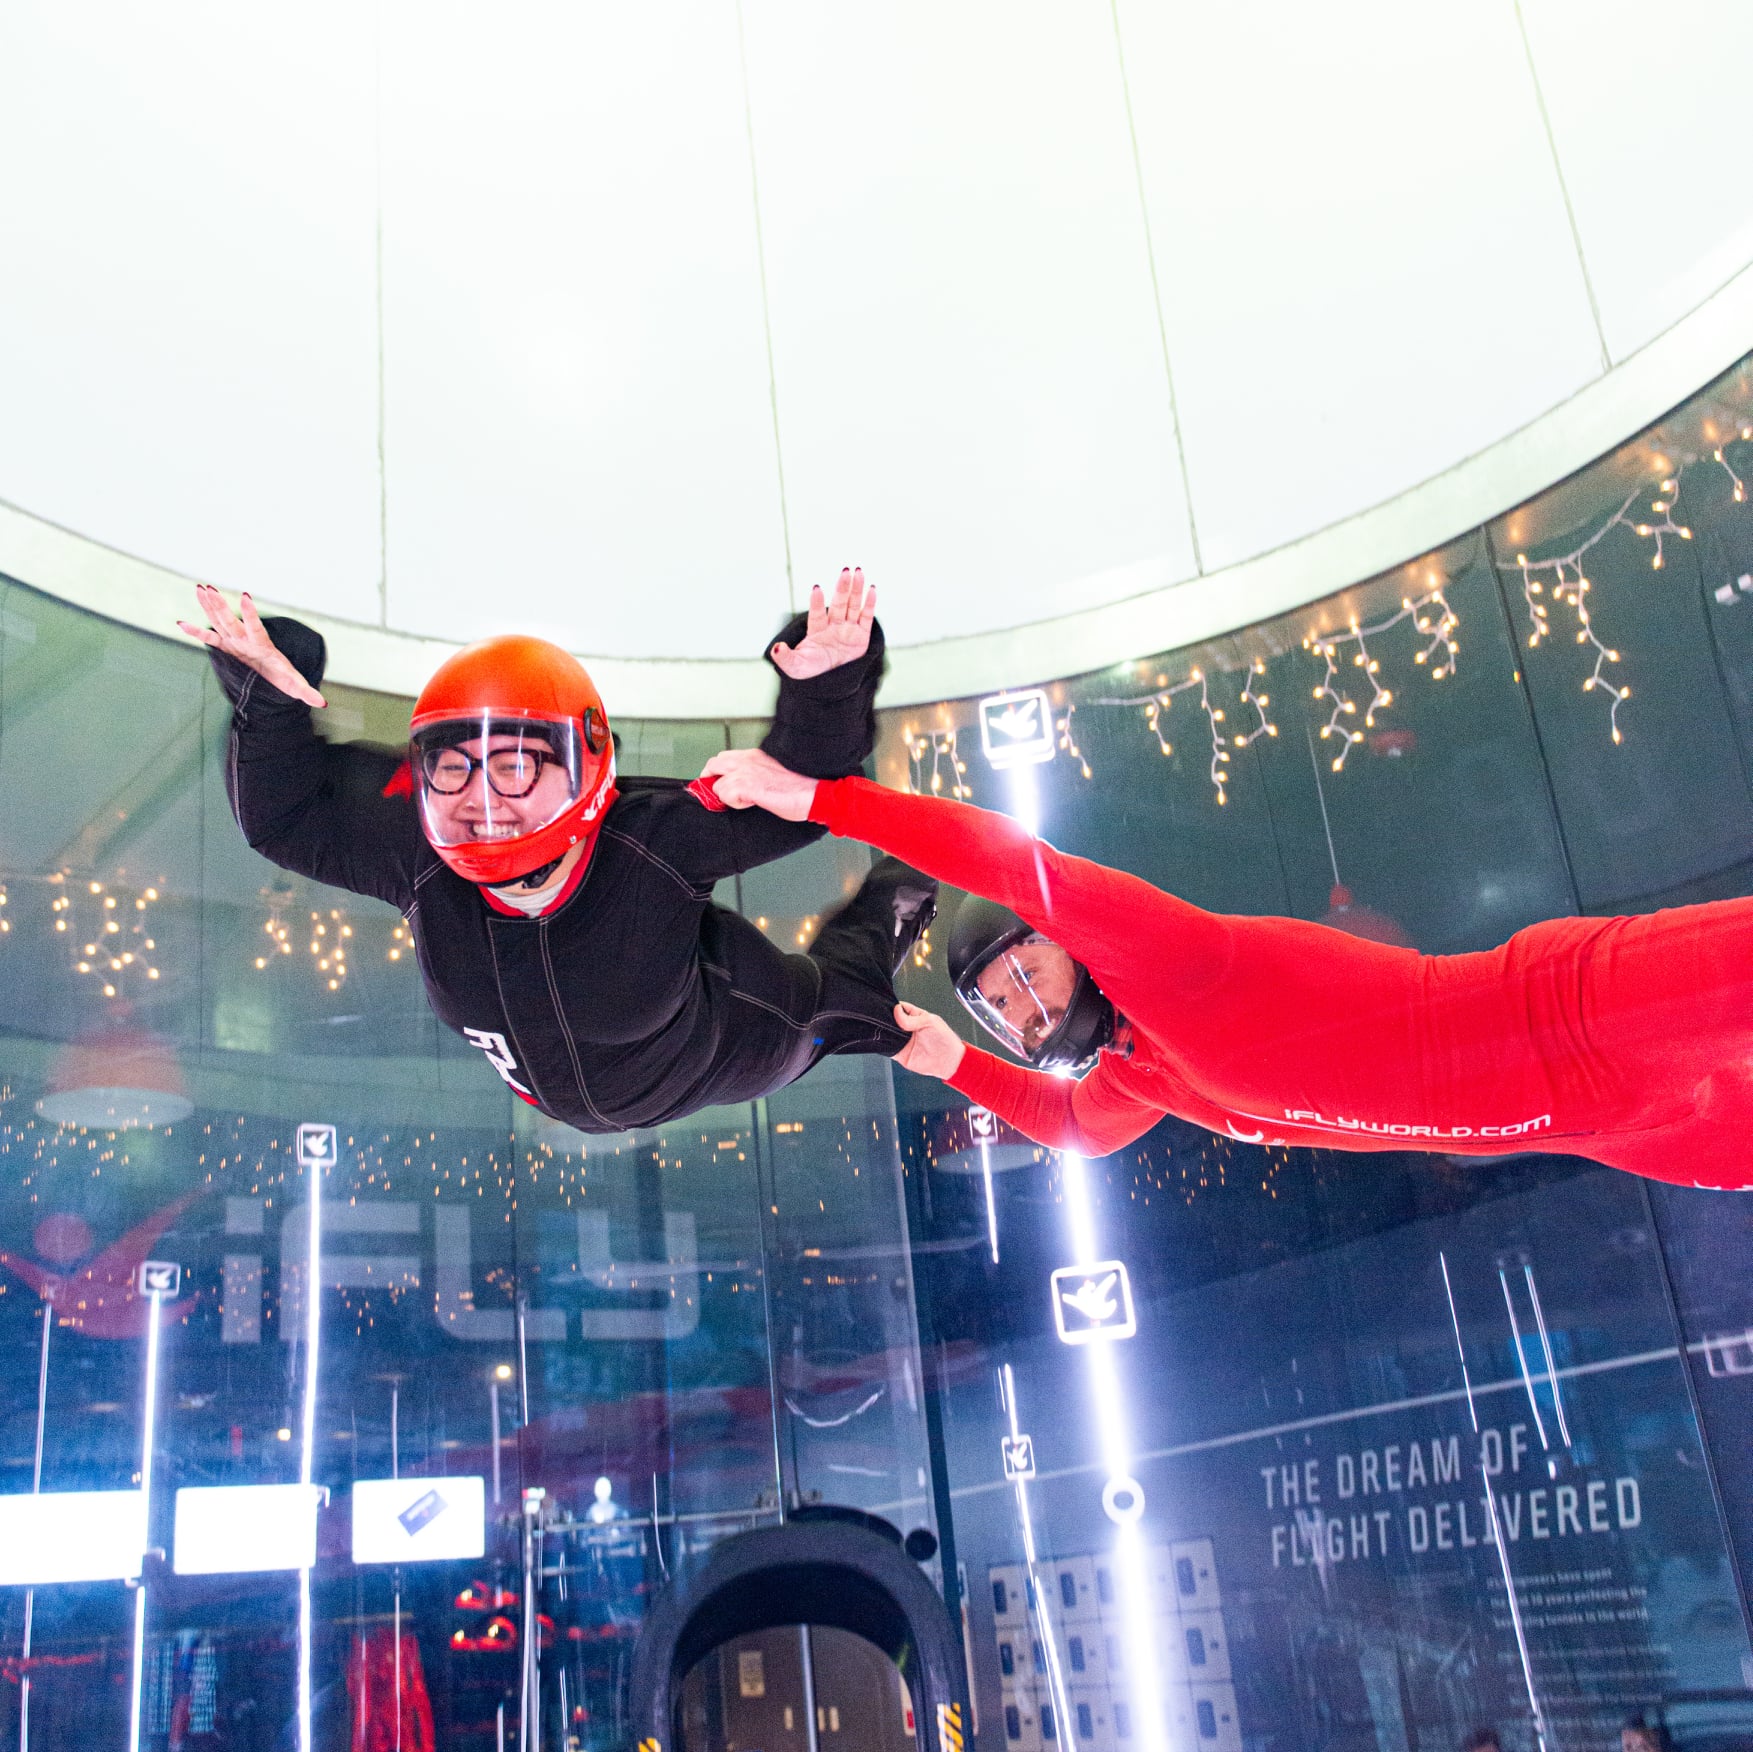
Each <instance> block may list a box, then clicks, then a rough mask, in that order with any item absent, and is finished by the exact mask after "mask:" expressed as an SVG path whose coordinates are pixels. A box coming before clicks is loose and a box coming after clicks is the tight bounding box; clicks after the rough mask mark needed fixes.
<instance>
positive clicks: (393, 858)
mask: <svg viewBox="0 0 1753 1752" xmlns="http://www.w3.org/2000/svg"><path fill="white" fill-rule="evenodd" d="M263 624H264V626H266V628H267V629H268V636H269V637H270V638H271V639H272V640H273V641H274V643H275V644H276V645H277V646H278V647H279V649H280V650H281V651H282V652H283V653H284V654H285V655H286V656H287V657H288V658H289V659H290V660H291V662H292V664H293V666H294V668H296V669H297V670H298V672H299V674H300V675H302V676H303V677H304V678H305V680H306V681H308V682H309V683H310V684H311V686H312V687H320V686H321V684H322V679H323V667H324V664H325V663H326V661H327V657H328V652H327V650H326V649H325V647H324V645H323V640H322V635H321V634H320V633H318V632H316V631H314V630H313V629H312V628H310V627H307V626H305V625H304V623H303V622H302V621H296V620H290V619H287V618H285V617H282V616H275V617H273V618H272V619H269V620H267V621H265V622H264V623H263ZM209 655H210V656H211V658H212V661H213V671H214V673H215V674H216V675H217V676H218V677H219V685H220V686H221V687H222V688H224V689H225V694H226V697H227V698H228V699H229V700H230V701H231V737H230V742H229V746H228V748H227V753H226V762H225V789H226V794H227V795H228V796H229V797H230V799H231V812H232V814H233V815H235V816H236V817H237V824H238V826H239V827H241V828H242V829H243V836H244V838H245V839H246V840H248V841H249V843H250V844H251V846H253V847H254V848H255V849H256V850H257V851H258V852H260V853H261V854H262V855H263V857H265V858H268V859H270V860H271V861H272V862H273V863H276V864H278V865H279V866H280V867H281V869H283V870H291V871H294V872H296V873H297V874H298V875H300V876H309V877H311V878H313V879H314V880H315V881H318V882H327V883H329V884H331V885H332V886H334V887H336V888H346V889H350V890H351V891H352V892H353V893H355V894H369V895H375V896H376V897H377V898H378V899H379V900H387V901H388V902H389V903H390V905H391V906H393V907H397V908H399V909H400V908H406V907H407V906H409V905H410V904H411V903H412V901H413V899H414V873H415V870H416V868H417V865H418V862H419V850H420V847H421V846H422V845H423V844H424V843H425V842H424V839H423V836H422V835H421V832H420V824H419V820H418V818H417V816H416V814H415V810H414V802H413V796H412V792H411V789H409V788H407V787H404V786H402V785H399V784H397V783H396V782H395V781H396V778H397V773H398V768H399V762H398V761H397V758H396V757H395V756H394V755H393V754H385V753H382V752H379V751H377V750H373V749H368V748H351V747H347V746H344V745H335V744H331V743H328V742H325V741H324V740H323V739H322V737H320V736H319V735H318V734H317V732H316V726H315V725H314V724H312V723H311V717H310V707H309V706H306V705H304V704H302V703H301V702H300V701H298V700H294V699H290V698H288V697H287V696H286V695H285V694H283V693H282V692H281V691H280V690H279V689H278V688H277V687H275V686H274V685H273V683H272V682H269V681H264V680H263V679H262V677H261V676H259V675H258V674H257V673H256V672H255V671H254V670H253V669H251V668H250V667H249V666H248V665H247V664H243V663H240V662H238V661H237V659H236V658H234V657H228V656H227V655H226V654H225V653H224V652H222V651H211V652H210V653H209ZM386 790H387V794H386Z"/></svg>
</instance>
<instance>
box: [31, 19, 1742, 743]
mask: <svg viewBox="0 0 1753 1752" xmlns="http://www.w3.org/2000/svg"><path fill="white" fill-rule="evenodd" d="M1749 66H1753V10H1750V9H1749V8H1748V7H1747V6H1745V5H1744V4H1742V3H1741V0H1678V3H1677V4H1675V5H1672V6H1670V7H1667V8H1664V9H1663V10H1662V12H1661V13H1660V15H1659V17H1658V16H1656V15H1654V14H1652V13H1651V12H1650V9H1649V8H1648V7H1646V6H1643V5H1641V4H1633V3H1632V0H1520V4H1519V5H1518V4H1516V3H1515V0H1482V3H1478V4H1473V5H1466V6H1449V7H1445V8H1441V9H1438V8H1433V7H1428V6H1408V5H1406V4H1404V3H1403V0H1337V3H1335V4H1332V5H1328V6H1323V7H1309V6H1306V5H1300V4H1294V3H1292V0H1251V3H1250V0H1237V3H1235V4H1229V5H1220V6H1213V5H1209V4H1203V3H1195V0H1117V3H1116V4H1113V5H1110V3H1109V0H1070V3H1067V0H1051V3H1049V0H963V3H951V4H944V3H942V0H939V3H937V4H924V3H917V0H903V3H896V4H891V5H886V6H882V7H853V6H850V5H840V4H823V3H822V0H742V4H741V5H740V7H739V6H738V5H736V4H733V3H731V0H697V3H687V4H680V3H666V4H650V5H639V6H627V5H616V6H610V5H599V4H576V3H575V4H558V3H553V4H538V3H535V0H531V3H529V4H522V5H516V6H497V7H487V6H481V5H463V4H456V3H432V0H426V3H423V4H420V5H413V4H408V3H405V0H382V3H381V5H379V6H377V7H375V8H374V7H373V6H372V5H371V4H359V3H358V0H352V3H348V4H336V3H323V0H317V3H313V4H310V5H306V6H302V7H300V8H297V9H296V10H294V11H290V12H288V11H285V10H283V9H282V10H273V9H264V8H260V7H239V6H235V5H228V4H217V3H212V4H204V5H197V4H187V3H184V4H178V3H176V0H172V3H171V4H168V5H165V6H155V7H149V8H148V7H139V6H135V5H131V4H123V3H122V0H94V3H93V4H91V5H81V6H67V5H64V4H60V3H58V0H14V3H13V4H12V5H10V6H8V7H6V8H5V9H4V10H0V162H4V163H5V164H6V166H7V167H8V168H7V172H6V175H5V177H4V180H3V183H0V235H3V236H4V238H5V241H6V248H5V256H4V266H3V270H0V410H3V412H0V501H4V506H3V507H0V569H3V570H5V571H7V572H9V573H11V574H12V575H13V576H15V577H18V578H21V579H22V580H23V581H25V582H27V583H30V584H33V585H36V586H38V587H40V588H44V589H48V590H52V591H56V592H58V593H60V594H62V595H65V596H69V597H71V598H72V599H74V600H76V601H82V602H85V603H87V604H89V605H90V606H93V607H97V608H100V609H102V610H103V611H104V612H106V613H110V614H114V615H118V616H120V617H123V618H128V619H132V620H135V621H137V622H139V623H140V624H143V625H149V626H153V627H155V628H157V629H160V630H165V629H167V628H168V623H169V618H170V616H171V615H172V614H173V613H175V612H179V611H181V610H182V609H183V607H184V604H185V601H186V597H187V589H186V584H185V582H184V580H186V579H188V578H202V579H207V580H211V581H213V582H216V583H219V584H222V585H225V586H228V587H231V588H234V589H246V588H247V589H250V590H252V591H254V592H256V593H257V595H258V596H259V597H260V598H262V599H264V600H265V601H270V602H272V603H275V604H278V605H282V606H285V607H289V608H291V609H294V610H299V611H304V612H306V613H308V614H310V615H312V616H313V617H317V618H319V619H320V621H321V624H323V626H324V629H325V631H326V632H328V633H329V635H330V638H331V643H332V645H333V647H334V653H335V657H334V673H335V674H336V675H337V676H338V678H339V679H343V680H348V681H352V682H355V683H358V684H362V685H366V686H379V687H384V688H388V689H392V690H397V691H401V690H411V689H413V688H414V687H417V686H418V684H419V682H420V680H421V679H422V678H423V676H424V675H425V674H426V673H427V671H428V670H429V669H430V667H431V666H432V664H433V662H434V661H435V660H436V658H437V656H438V655H439V654H441V651H442V648H443V647H444V645H446V644H447V643H451V642H458V641H463V640H467V639H470V638H474V637H478V636H480V635H482V634H485V633H487V632H489V631H498V630H506V629H508V628H514V627H515V628H520V629H524V630H530V631H538V632H543V633H546V634H548V635H549V636H551V637H554V638H557V639H559V640H561V641H562V642H563V643H565V644H567V645H568V646H570V647H571V648H572V649H574V650H576V651H578V652H580V653H581V654H583V655H585V656H587V657H588V658H592V659H595V660H597V661H598V662H599V663H600V664H601V665H602V679H603V681H604V683H605V685H606V687H607V688H608V690H609V692H610V697H611V699H612V700H614V701H615V702H616V703H617V704H618V705H619V707H620V709H622V710H624V711H630V712H634V713H642V714H652V715H683V716H687V715H714V716H716V715H722V714H726V713H735V712H742V711H749V710H758V709H760V702H761V700H762V698H763V696H764V692H765V687H766V679H765V675H764V672H763V670H762V668H761V666H760V665H759V664H758V663H756V662H754V661H752V659H753V657H754V654H755V653H757V652H758V651H759V650H760V648H761V646H762V644H763V642H764V641H765V639H766V638H767V637H768V636H769V635H770V634H771V633H772V632H773V630H774V629H775V627H776V625H777V623H778V621H779V619H780V618H781V616H782V615H783V614H784V613H785V612H786V611H787V609H788V608H789V607H791V606H793V605H794V604H797V603H800V602H801V601H802V599H803V598H804V596H805V594H806V593H807V590H808V587H809V585H810V584H811V583H812V582H815V581H829V580H831V579H832V577H833V576H834V574H835V572H836V571H837V570H838V568H839V567H840V565H841V564H842V563H847V562H853V561H856V562H859V563H862V564H863V565H864V566H865V568H866V569H867V572H868V574H869V575H870V577H871V579H872V580H873V581H874V582H875V583H877V584H878V586H879V587H880V591H881V597H882V602H883V614H884V619H885V622H886V624H887V626H888V628H889V633H890V638H891V642H892V644H893V645H894V646H895V647H896V659H895V664H894V669H893V672H892V678H891V684H890V690H889V696H888V697H889V698H891V699H893V700H897V701H899V700H904V699H919V698H929V697H936V696H939V695H942V694H946V693H960V692H969V691H973V690H975V689H979V688H984V687H988V686H995V685H999V684H1002V683H1005V682H1012V681H1023V680H1031V679H1039V678H1041V677H1043V676H1047V675H1054V674H1062V673H1068V672H1071V671H1074V670H1076V669H1079V668H1090V667H1094V666H1097V665H1098V664H1101V663H1105V662H1109V661H1114V660H1117V659H1120V658H1123V657H1126V656H1130V655H1134V654H1136V653H1137V652H1139V651H1143V650H1150V649H1156V648H1162V647H1164V646H1167V645H1170V644H1174V643H1178V642H1182V641H1183V640H1184V639H1191V638H1195V637H1201V636H1205V635H1207V634H1210V633H1214V632H1218V631H1221V630H1225V629H1227V628H1229V627H1233V626H1235V625H1238V624H1242V623H1245V622H1247V621H1249V620H1252V619H1255V618H1258V617H1259V616H1260V615H1262V614H1265V613H1270V612H1277V611H1278V610H1281V609H1283V608H1285V607H1288V606H1292V605H1293V604H1294V603H1295V602H1298V601H1303V600H1309V599H1311V598H1313V597H1315V596H1317V595H1320V594H1322V593H1323V592H1325V591H1327V590H1329V589H1332V588H1334V587H1336V586H1338V585H1340V584H1343V583H1346V582H1349V581H1350V580H1352V579H1353V578H1356V577H1358V576H1361V575H1363V574H1365V573H1367V572H1369V571H1371V570H1374V569H1377V568H1379V567H1382V566H1386V565H1390V564H1393V563H1395V562H1397V561H1398V560H1401V559H1404V558H1406V557H1408V556H1409V555H1411V554H1413V553H1416V552H1418V551H1419V550H1420V549H1421V548H1423V547H1426V546H1429V545H1433V544H1434V543H1436V542H1438V541H1440V540H1442V539H1444V538H1445V537H1447V536H1449V535H1451V534H1453V533H1454V532H1455V530H1457V529H1458V528H1460V527H1462V526H1464V525H1465V524H1467V523H1469V522H1472V521H1475V520H1478V519H1480V518H1483V517H1485V516H1488V515H1490V514H1492V513H1494V512H1496V511H1498V510H1501V509H1503V508H1504V507H1505V506H1507V505H1509V504H1511V503H1513V502H1515V501H1516V500H1517V499H1518V498H1520V497H1522V496H1524V495H1525V494H1527V493H1529V492H1532V491H1534V490H1536V489H1538V488H1539V487H1541V486H1543V485H1545V484H1546V483H1547V482H1549V481H1550V480H1551V479H1553V478H1555V477H1556V476H1558V475H1560V474H1562V473H1564V472H1566V471H1567V470H1569V469H1570V468H1573V467H1576V466H1578V465H1580V464H1581V463H1582V462H1584V461H1586V460H1588V459H1589V458H1590V457H1592V456H1593V455H1595V454H1598V453H1599V452H1601V451H1603V450H1605V449H1607V448H1609V447H1611V445H1613V444H1614V443H1616V442H1618V441H1619V440H1620V439H1622V438H1623V437H1625V436H1626V435H1627V434H1628V433H1629V432H1631V431H1632V430H1634V429H1636V427H1638V426H1639V425H1641V424H1643V423H1644V422H1646V421H1647V420H1649V419H1651V418H1653V417H1654V416H1655V415H1657V414H1659V413H1660V412H1661V411H1662V410H1663V408H1664V407H1665V406H1667V405H1668V404H1670V403H1672V402H1674V401H1676V400H1678V399H1679V398H1680V397H1682V396H1683V395H1685V394H1686V393H1687V392H1688V391H1690V390H1691V389H1693V388H1695V387H1696V386H1697V385H1698V384H1700V383H1702V382H1703V381H1705V380H1706V379H1707V378H1708V377H1710V376H1711V375H1713V374H1714V373H1715V372H1716V371H1718V370H1720V369H1721V368H1722V367H1724V366H1726V365H1727V364H1728V363H1730V362H1731V361H1732V360H1733V359H1734V358H1735V357H1737V356H1738V355H1739V354H1740V353H1742V352H1743V351H1745V350H1746V348H1747V346H1748V345H1749V342H1750V341H1753V270H1749V268H1748V264H1749V262H1753V184H1750V183H1749V182H1748V179H1747V177H1746V175H1745V102H1744V99H1745V76H1746V70H1747V69H1748V67H1749Z"/></svg>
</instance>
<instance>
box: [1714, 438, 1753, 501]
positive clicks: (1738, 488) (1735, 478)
mask: <svg viewBox="0 0 1753 1752" xmlns="http://www.w3.org/2000/svg"><path fill="white" fill-rule="evenodd" d="M1741 436H1742V438H1743V439H1747V438H1753V426H1743V427H1742V428H1741ZM1710 459H1711V461H1712V462H1714V463H1717V464H1718V465H1719V466H1720V467H1721V468H1722V471H1723V473H1724V474H1726V475H1727V476H1728V477H1729V479H1730V480H1731V481H1732V482H1733V483H1734V491H1735V503H1736V504H1737V505H1745V504H1746V503H1747V483H1746V482H1745V481H1744V480H1742V479H1741V477H1740V476H1739V475H1738V474H1736V473H1735V470H1734V466H1733V464H1731V463H1730V461H1729V459H1728V458H1727V457H1726V456H1724V455H1723V446H1722V445H1720V444H1719V445H1718V446H1717V447H1716V449H1715V450H1713V451H1712V452H1711V453H1710Z"/></svg>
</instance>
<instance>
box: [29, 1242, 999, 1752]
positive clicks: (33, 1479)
mask: <svg viewBox="0 0 1753 1752" xmlns="http://www.w3.org/2000/svg"><path fill="white" fill-rule="evenodd" d="M992 1257H993V1258H994V1259H996V1258H997V1257H998V1255H997V1254H996V1253H995V1254H993V1256H992ZM54 1329H55V1303H54V1299H53V1297H52V1296H44V1297H43V1348H42V1356H41V1358H40V1360H39V1361H38V1363H37V1457H36V1464H35V1466H34V1467H33V1469H32V1471H31V1475H30V1494H31V1495H32V1496H40V1495H41V1494H42V1489H43V1431H44V1429H45V1427H46V1426H47V1421H48V1411H49V1334H50V1333H51V1332H53V1331H54ZM36 1601H37V1591H36V1589H35V1588H26V1589H25V1591H24V1650H23V1655H22V1659H23V1662H24V1671H23V1672H22V1673H21V1674H20V1675H19V1680H18V1752H30V1633H31V1625H32V1621H33V1620H34V1618H35V1616H36Z"/></svg>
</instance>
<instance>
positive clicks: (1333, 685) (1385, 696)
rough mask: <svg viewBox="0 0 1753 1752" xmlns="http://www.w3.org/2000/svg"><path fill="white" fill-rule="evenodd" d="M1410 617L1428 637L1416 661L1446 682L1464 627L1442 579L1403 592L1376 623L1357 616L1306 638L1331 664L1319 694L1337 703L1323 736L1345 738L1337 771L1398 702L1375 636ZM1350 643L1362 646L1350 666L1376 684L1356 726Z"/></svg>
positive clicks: (1334, 764) (1325, 738) (1317, 689)
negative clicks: (1345, 674) (1374, 646)
mask: <svg viewBox="0 0 1753 1752" xmlns="http://www.w3.org/2000/svg"><path fill="white" fill-rule="evenodd" d="M1408 620H1409V621H1411V623H1412V625H1413V628H1414V630H1415V631H1416V632H1417V633H1418V634H1419V635H1420V637H1422V638H1423V639H1424V640H1425V641H1426V644H1425V646H1424V648H1423V650H1421V651H1415V652H1413V654H1412V661H1413V662H1414V663H1416V664H1418V665H1419V667H1420V668H1428V669H1429V671H1430V678H1431V680H1432V681H1441V680H1442V679H1443V678H1444V677H1445V676H1449V675H1453V674H1454V673H1455V661H1456V658H1457V657H1458V656H1459V654H1460V646H1459V645H1457V644H1456V642H1455V632H1456V630H1457V629H1458V628H1459V627H1460V624H1461V620H1460V616H1459V615H1457V614H1456V613H1455V611H1454V609H1453V608H1452V607H1451V606H1450V604H1449V599H1448V597H1447V596H1446V595H1445V594H1444V593H1443V588H1442V586H1441V585H1439V584H1434V583H1433V584H1432V585H1431V587H1430V588H1429V589H1428V590H1426V591H1425V593H1424V594H1423V595H1422V596H1418V597H1411V596H1405V597H1402V598H1401V599H1400V608H1399V611H1398V612H1397V613H1395V614H1391V615H1389V616H1388V617H1387V618H1386V619H1385V620H1380V621H1377V622H1375V624H1374V625H1372V626H1365V625H1363V624H1362V623H1361V622H1360V621H1359V620H1358V618H1357V617H1356V616H1355V615H1354V616H1353V617H1352V620H1351V627H1350V630H1349V631H1347V632H1343V633H1330V634H1321V633H1311V634H1309V636H1308V637H1307V638H1306V639H1304V640H1303V648H1304V649H1305V650H1307V651H1310V652H1312V653H1313V654H1314V655H1315V656H1317V657H1319V658H1320V659H1321V660H1322V662H1323V663H1324V664H1325V666H1326V671H1327V673H1326V674H1325V675H1323V676H1322V678H1321V680H1320V681H1319V683H1317V684H1316V686H1315V689H1314V697H1315V698H1316V699H1317V700H1322V701H1325V702H1326V703H1327V704H1328V705H1329V706H1330V707H1331V710H1330V711H1329V713H1328V717H1327V722H1326V723H1325V724H1323V725H1322V726H1321V730H1320V736H1321V740H1322V741H1323V742H1326V741H1329V740H1331V739H1332V738H1333V737H1338V738H1339V744H1340V746H1339V753H1338V754H1337V755H1335V756H1334V758H1333V760H1332V761H1331V763H1330V764H1331V766H1332V768H1333V771H1334V772H1336V773H1337V772H1343V771H1344V770H1345V757H1346V756H1347V755H1348V754H1350V753H1351V751H1352V749H1353V748H1355V747H1356V746H1357V744H1358V743H1360V742H1362V741H1363V739H1364V732H1365V731H1366V730H1373V729H1374V728H1375V725H1376V713H1377V712H1380V711H1385V710H1386V709H1387V708H1388V707H1389V706H1391V705H1392V704H1393V703H1394V690H1393V689H1392V688H1390V687H1385V686H1384V685H1383V683H1382V679H1381V668H1382V666H1381V661H1380V659H1379V658H1377V657H1376V656H1375V654H1374V653H1373V652H1372V651H1371V650H1370V648H1369V641H1370V640H1371V639H1373V638H1377V637H1379V636H1380V635H1381V634H1383V633H1386V632H1388V631H1390V630H1391V629H1392V628H1394V627H1397V626H1399V625H1400V623H1401V622H1402V621H1408ZM1347 645H1355V646H1356V649H1355V650H1354V651H1352V652H1351V653H1350V660H1351V665H1350V666H1351V667H1352V668H1354V669H1361V670H1362V671H1363V679H1364V680H1365V681H1367V682H1368V683H1369V685H1370V698H1369V700H1368V702H1367V703H1366V704H1365V706H1364V708H1363V729H1362V730H1359V729H1354V728H1353V727H1352V725H1351V724H1350V723H1349V722H1347V720H1349V719H1355V718H1356V717H1357V716H1358V702H1357V700H1356V699H1355V698H1353V697H1352V695H1351V694H1350V693H1349V692H1348V691H1347V690H1346V688H1345V687H1344V686H1342V685H1341V675H1342V666H1341V662H1340V653H1341V651H1342V650H1343V649H1344V647H1346V646H1347ZM1433 656H1435V657H1438V659H1439V660H1438V661H1437V662H1436V663H1432V662H1431V661H1430V660H1431V658H1432V657H1433Z"/></svg>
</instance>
